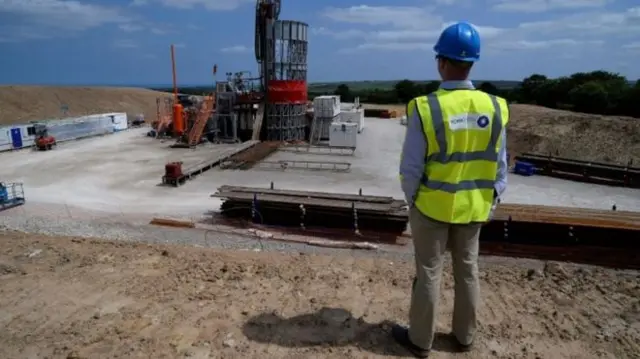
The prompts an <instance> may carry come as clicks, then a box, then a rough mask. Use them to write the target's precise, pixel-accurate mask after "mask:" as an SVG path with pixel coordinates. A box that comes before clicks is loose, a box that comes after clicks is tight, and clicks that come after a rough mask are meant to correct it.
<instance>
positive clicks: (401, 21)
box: [322, 5, 443, 28]
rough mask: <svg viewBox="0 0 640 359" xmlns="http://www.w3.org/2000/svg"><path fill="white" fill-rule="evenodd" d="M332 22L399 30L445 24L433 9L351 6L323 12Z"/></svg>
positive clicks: (332, 8) (328, 9)
mask: <svg viewBox="0 0 640 359" xmlns="http://www.w3.org/2000/svg"><path fill="white" fill-rule="evenodd" d="M322 15H323V16H324V17H327V18H329V19H331V20H334V21H337V22H342V23H350V24H366V25H391V26H394V27H399V28H425V27H429V26H434V25H435V26H439V25H440V24H442V23H443V19H442V17H441V16H439V15H436V14H434V12H433V9H432V8H422V7H415V6H367V5H360V6H351V7H348V8H335V7H331V8H327V9H325V10H324V11H323V12H322Z"/></svg>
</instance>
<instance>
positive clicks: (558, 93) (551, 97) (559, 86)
mask: <svg viewBox="0 0 640 359" xmlns="http://www.w3.org/2000/svg"><path fill="white" fill-rule="evenodd" d="M439 85H440V82H439V81H431V82H423V83H421V82H414V81H411V80H402V81H399V82H398V83H396V84H395V86H394V87H393V88H391V89H378V88H371V89H358V90H353V89H350V88H349V86H348V85H346V84H341V85H339V86H338V87H337V88H336V89H335V91H333V92H313V90H311V91H310V92H309V98H310V99H312V98H314V97H316V96H319V95H329V94H335V95H340V97H341V98H342V100H343V101H345V102H352V101H353V100H354V98H355V97H359V98H360V102H363V103H375V104H398V103H401V104H406V103H408V102H409V101H410V100H411V99H412V98H414V97H417V96H421V95H425V94H428V93H430V92H433V91H436V90H437V89H438V86H439ZM476 86H477V87H478V88H479V89H481V90H483V91H485V92H487V93H490V94H493V95H497V96H501V97H504V98H506V99H507V100H508V101H509V102H510V103H523V104H533V105H540V106H545V107H550V108H556V109H563V110H571V111H577V112H586V113H593V114H601V115H619V116H632V117H638V118H640V80H638V81H636V82H635V83H631V82H629V81H627V79H626V78H625V77H624V76H621V75H619V74H616V73H611V72H607V71H592V72H578V73H575V74H573V75H570V76H564V77H560V78H548V77H546V76H544V75H540V74H533V75H531V76H529V77H527V78H525V79H524V80H522V82H521V83H520V84H519V85H518V86H516V87H513V88H498V87H496V86H495V85H494V84H493V83H491V82H489V81H486V82H482V83H480V84H476ZM156 90H159V91H166V92H172V89H156ZM212 90H213V88H212V87H189V88H181V89H180V93H183V94H189V95H203V94H207V93H211V91H212Z"/></svg>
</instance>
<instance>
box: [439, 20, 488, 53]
mask: <svg viewBox="0 0 640 359" xmlns="http://www.w3.org/2000/svg"><path fill="white" fill-rule="evenodd" d="M433 50H434V51H435V52H436V54H438V56H442V57H446V58H449V59H452V60H459V61H469V62H474V61H478V60H479V59H480V34H479V33H478V30H476V29H475V28H474V27H473V26H472V25H471V24H469V23H468V22H457V23H455V24H453V25H450V26H448V27H447V28H446V29H444V31H442V34H440V38H439V39H438V42H437V43H436V45H435V46H434V47H433Z"/></svg>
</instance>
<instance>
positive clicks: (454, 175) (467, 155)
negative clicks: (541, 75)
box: [412, 89, 509, 224]
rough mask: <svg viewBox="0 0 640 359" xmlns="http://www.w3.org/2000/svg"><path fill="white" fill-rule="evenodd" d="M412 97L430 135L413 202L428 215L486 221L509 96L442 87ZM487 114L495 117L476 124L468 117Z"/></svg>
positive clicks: (461, 221)
mask: <svg viewBox="0 0 640 359" xmlns="http://www.w3.org/2000/svg"><path fill="white" fill-rule="evenodd" d="M458 91H459V92H458ZM466 101H470V102H469V103H467V102H466ZM413 103H415V106H414V108H415V111H418V115H419V117H420V119H421V121H422V126H423V131H424V133H425V136H426V137H427V141H428V148H427V153H426V154H425V158H424V161H425V170H424V174H423V177H422V181H421V182H422V183H421V185H420V189H419V190H418V193H417V196H416V200H415V202H414V204H415V206H416V207H417V209H418V210H420V212H422V213H423V214H424V215H426V216H427V217H430V218H432V219H434V220H437V221H442V222H446V223H458V224H464V223H471V222H483V221H486V220H487V219H488V217H489V213H490V211H491V205H492V202H493V191H494V186H495V177H496V175H497V168H498V159H499V158H498V154H499V148H498V144H499V141H500V140H501V134H502V132H503V130H504V126H505V125H506V123H507V122H508V120H509V117H508V109H507V107H505V106H506V103H505V101H504V100H503V99H501V98H498V97H496V96H492V95H489V94H486V93H484V92H482V91H474V90H466V89H465V90H455V91H448V90H438V91H437V92H435V93H432V94H429V95H427V96H425V97H420V98H417V99H414V100H413V101H412V104H413ZM483 115H484V116H489V117H490V118H491V121H490V124H491V125H490V126H489V125H488V126H478V127H475V126H473V125H476V124H474V123H473V122H469V121H473V119H472V118H473V117H470V116H476V117H475V119H476V120H477V119H479V118H481V117H480V116H483ZM454 118H455V119H456V121H459V120H462V121H467V122H466V125H465V126H463V127H460V126H459V125H456V126H455V127H452V124H453V123H452V122H450V121H451V120H452V119H454ZM476 128H477V129H476ZM478 130H483V131H479V132H477V131H478ZM448 152H449V153H448Z"/></svg>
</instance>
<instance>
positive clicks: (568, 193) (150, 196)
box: [0, 118, 640, 217]
mask: <svg viewBox="0 0 640 359" xmlns="http://www.w3.org/2000/svg"><path fill="white" fill-rule="evenodd" d="M366 121H367V128H366V130H365V131H364V132H363V133H362V134H360V135H359V136H358V150H357V151H356V153H355V155H354V156H352V157H350V156H322V155H308V154H304V155H302V154H296V153H290V152H278V153H275V154H274V155H272V156H271V157H269V160H278V159H305V158H306V159H309V160H315V161H317V160H322V159H324V160H327V161H348V162H351V163H352V169H351V172H349V173H330V172H305V171H298V170H291V171H285V172H282V171H273V170H258V169H254V170H250V171H231V170H220V169H217V168H216V169H213V170H211V171H208V172H206V173H204V174H202V175H200V176H198V177H196V178H195V179H193V180H191V181H188V182H187V183H186V184H185V185H184V186H182V187H180V188H166V187H159V186H158V184H159V182H160V178H161V176H162V174H163V171H164V164H165V163H166V162H168V161H170V160H182V161H184V162H185V164H188V163H193V162H196V161H200V160H202V159H205V158H208V157H211V156H212V154H213V153H214V152H215V151H219V150H221V149H228V148H229V147H228V146H234V145H216V146H213V145H211V146H206V147H201V148H198V149H196V150H190V149H170V148H168V145H169V144H170V143H171V142H164V143H162V142H161V141H159V140H155V139H151V138H147V137H144V133H145V132H146V129H134V130H131V131H127V132H123V133H117V134H114V135H109V136H104V137H100V138H94V139H91V140H83V141H77V142H73V143H68V144H61V145H60V146H59V148H57V149H56V150H53V151H49V152H32V151H19V152H14V153H7V154H0V163H2V166H0V180H1V181H6V182H11V181H18V182H24V184H25V193H26V197H27V201H29V203H36V204H49V205H52V206H53V205H59V206H65V207H64V208H71V207H72V208H76V211H78V210H86V211H91V213H103V214H104V215H105V216H110V215H113V214H118V215H119V214H123V215H124V214H127V215H136V214H140V215H163V216H172V217H194V216H199V215H202V214H203V213H205V212H207V211H209V210H215V209H217V208H218V206H219V203H220V202H219V200H217V199H213V198H210V197H209V195H210V194H212V193H214V192H215V191H216V189H217V187H219V186H221V185H224V184H233V185H247V186H264V187H267V186H269V184H270V182H272V181H273V182H274V184H275V187H276V188H290V189H301V190H321V191H328V192H350V193H357V192H358V190H359V189H360V188H361V189H362V190H363V192H364V193H365V194H377V195H391V196H394V197H398V198H401V197H402V193H401V191H400V186H399V183H398V176H397V168H398V161H399V158H400V149H401V146H402V141H403V136H404V131H405V129H406V127H404V126H402V125H400V123H399V122H398V121H397V120H386V119H371V118H368V119H366ZM504 201H505V202H510V203H531V204H543V205H545V204H546V205H559V206H573V207H591V208H603V209H606V208H611V205H613V204H614V203H615V204H616V205H617V206H618V208H619V209H620V210H632V211H640V191H638V190H631V189H624V188H614V187H606V186H599V185H591V184H582V183H575V182H570V181H564V180H558V179H553V178H547V177H542V176H534V177H520V176H516V175H510V176H509V187H508V189H507V193H506V195H505V199H504ZM50 208H54V207H50ZM60 208H63V207H60ZM64 208H63V209H61V211H64Z"/></svg>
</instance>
